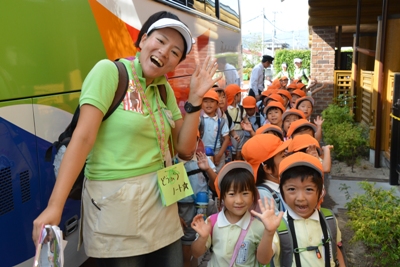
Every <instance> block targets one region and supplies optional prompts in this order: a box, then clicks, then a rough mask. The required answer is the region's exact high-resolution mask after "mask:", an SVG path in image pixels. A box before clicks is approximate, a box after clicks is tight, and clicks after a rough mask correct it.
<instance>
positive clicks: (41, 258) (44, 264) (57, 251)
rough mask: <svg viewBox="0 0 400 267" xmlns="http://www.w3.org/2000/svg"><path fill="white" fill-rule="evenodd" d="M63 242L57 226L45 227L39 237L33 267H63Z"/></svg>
mask: <svg viewBox="0 0 400 267" xmlns="http://www.w3.org/2000/svg"><path fill="white" fill-rule="evenodd" d="M65 245H66V244H64V240H63V237H62V231H61V230H60V228H59V227H58V226H51V225H46V226H44V227H43V229H42V233H41V235H40V237H39V245H38V246H37V248H36V255H35V261H34V264H33V266H34V267H63V266H64V248H65Z"/></svg>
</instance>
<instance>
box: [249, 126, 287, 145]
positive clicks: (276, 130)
mask: <svg viewBox="0 0 400 267" xmlns="http://www.w3.org/2000/svg"><path fill="white" fill-rule="evenodd" d="M256 134H273V135H275V136H277V137H279V139H281V141H283V140H284V135H283V131H282V128H281V127H278V126H276V125H273V124H271V123H267V124H264V125H263V126H261V127H260V128H258V129H257V131H256Z"/></svg>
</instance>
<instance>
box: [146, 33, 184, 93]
mask: <svg viewBox="0 0 400 267" xmlns="http://www.w3.org/2000/svg"><path fill="white" fill-rule="evenodd" d="M140 48H141V53H140V56H139V61H140V64H141V66H142V70H143V77H144V78H146V84H147V85H148V84H150V83H151V82H152V81H153V80H154V79H155V78H157V77H160V76H163V75H165V74H167V73H168V72H171V71H173V70H175V68H176V66H177V65H178V64H179V61H180V59H181V58H182V56H183V54H184V53H185V51H184V40H183V37H182V35H181V34H180V33H179V32H178V31H176V30H174V29H172V28H163V29H158V30H154V31H153V32H152V33H151V34H150V35H147V34H144V35H143V37H142V40H141V41H140Z"/></svg>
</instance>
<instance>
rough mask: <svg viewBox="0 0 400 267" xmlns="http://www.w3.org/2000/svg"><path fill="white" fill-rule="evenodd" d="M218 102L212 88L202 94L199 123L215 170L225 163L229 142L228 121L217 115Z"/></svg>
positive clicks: (201, 135) (217, 97)
mask: <svg viewBox="0 0 400 267" xmlns="http://www.w3.org/2000/svg"><path fill="white" fill-rule="evenodd" d="M218 102H219V96H218V94H217V92H215V91H214V90H209V91H208V92H207V93H206V94H205V95H204V97H203V103H202V114H201V115H200V125H199V131H200V138H201V140H202V141H203V143H204V146H205V149H206V154H207V156H212V157H213V160H214V164H215V165H216V167H217V168H216V170H217V172H218V171H219V170H220V169H221V168H222V167H223V166H224V164H225V151H226V149H227V147H228V145H229V142H230V138H229V127H228V122H227V121H226V120H225V119H224V118H221V115H218V109H219V108H218Z"/></svg>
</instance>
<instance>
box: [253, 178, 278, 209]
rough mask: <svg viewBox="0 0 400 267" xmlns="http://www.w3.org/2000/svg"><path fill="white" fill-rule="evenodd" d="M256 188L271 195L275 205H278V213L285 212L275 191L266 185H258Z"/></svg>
mask: <svg viewBox="0 0 400 267" xmlns="http://www.w3.org/2000/svg"><path fill="white" fill-rule="evenodd" d="M257 188H259V189H265V190H267V191H269V192H270V193H271V195H272V197H273V198H274V200H275V203H276V204H277V205H278V209H279V211H285V210H284V206H283V203H282V199H281V198H280V197H279V196H278V194H277V193H276V192H275V190H273V189H272V188H271V187H269V186H268V185H266V184H259V185H257Z"/></svg>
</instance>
